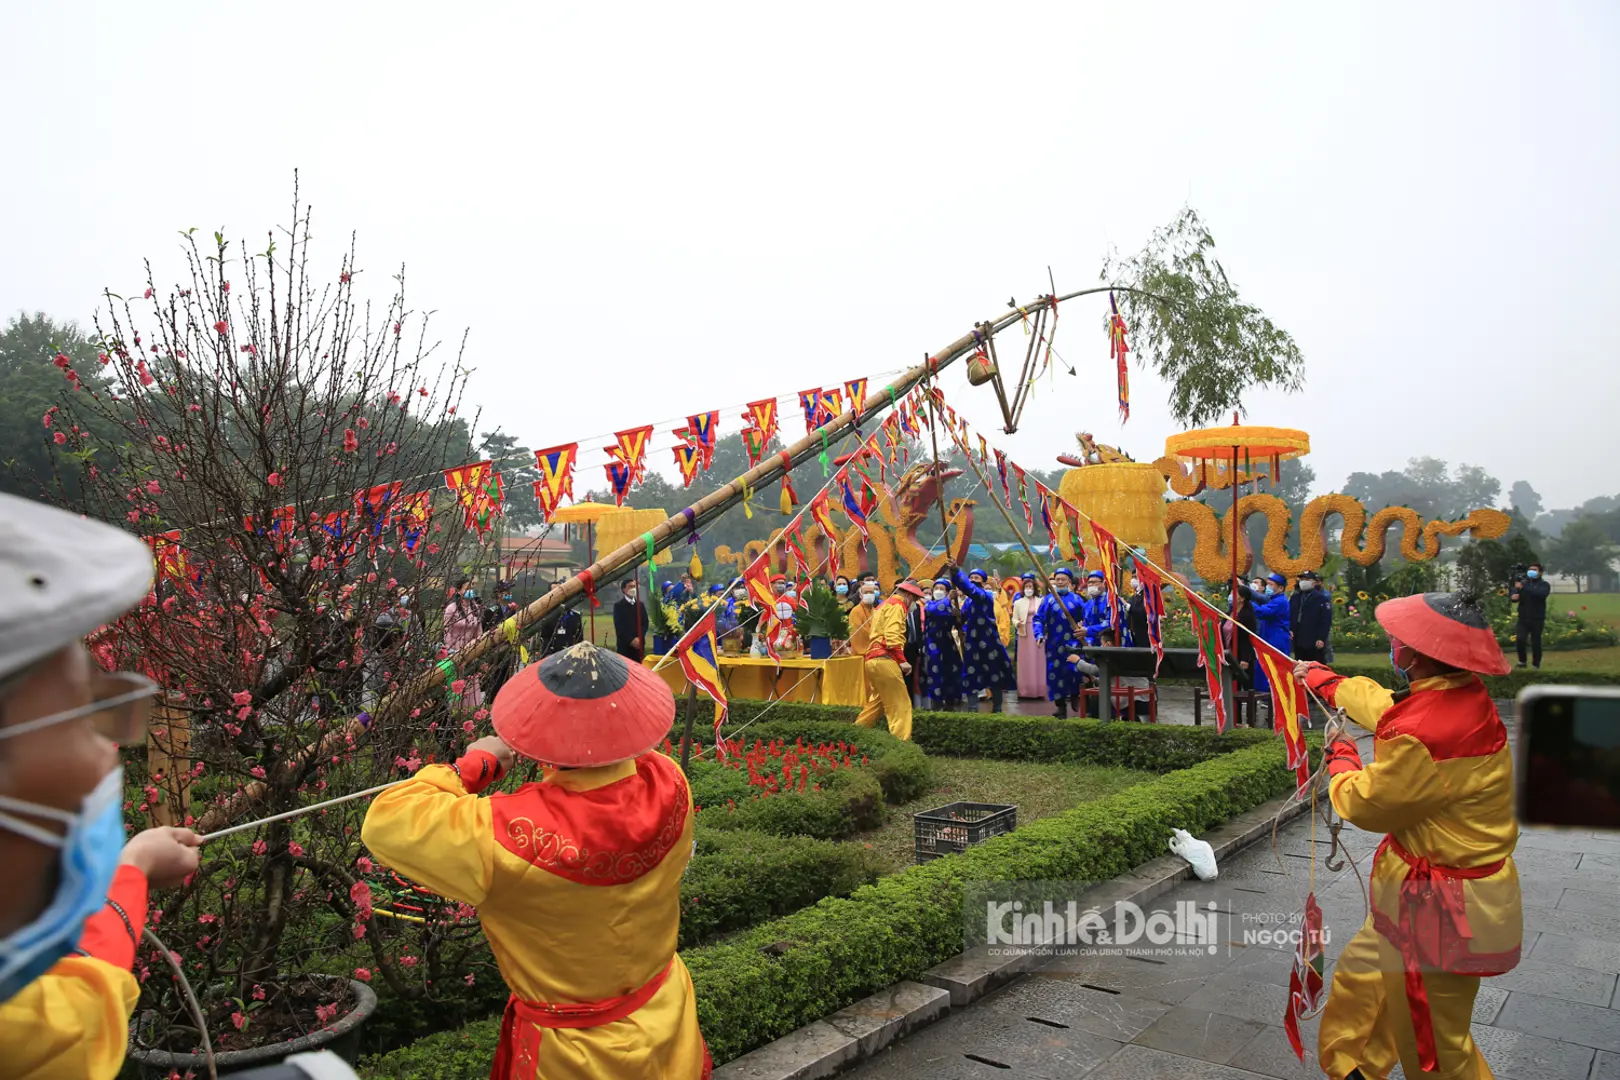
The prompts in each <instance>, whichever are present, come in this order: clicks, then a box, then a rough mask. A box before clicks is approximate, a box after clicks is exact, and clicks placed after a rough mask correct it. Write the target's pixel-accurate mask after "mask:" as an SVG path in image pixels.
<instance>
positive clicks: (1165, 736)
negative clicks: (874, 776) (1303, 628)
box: [730, 701, 1276, 802]
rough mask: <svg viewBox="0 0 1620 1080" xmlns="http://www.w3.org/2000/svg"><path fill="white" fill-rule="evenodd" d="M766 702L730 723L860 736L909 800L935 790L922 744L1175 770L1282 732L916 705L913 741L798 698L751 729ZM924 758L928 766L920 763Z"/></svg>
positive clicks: (779, 732)
mask: <svg viewBox="0 0 1620 1080" xmlns="http://www.w3.org/2000/svg"><path fill="white" fill-rule="evenodd" d="M763 708H764V703H763V702H746V701H739V702H737V703H735V705H734V706H733V708H732V719H733V724H732V725H731V727H730V730H738V729H741V730H742V737H743V738H744V739H745V740H747V741H748V742H749V744H750V745H751V744H752V741H753V739H754V738H755V737H759V738H763V739H767V740H769V739H770V738H785V739H787V740H788V741H790V742H791V741H792V740H793V739H796V738H803V739H804V740H805V741H806V742H821V741H826V740H828V739H840V738H841V739H845V740H846V741H849V742H854V743H857V744H858V745H860V746H861V747H862V748H863V749H866V751H867V753H868V754H870V755H871V757H872V761H873V766H874V768H875V769H876V770H877V772H878V775H879V778H880V782H882V784H883V789H884V793H885V794H886V795H887V796H888V798H889V801H890V802H904V801H906V800H907V799H910V798H914V797H916V796H917V795H920V794H922V792H924V791H926V790H927V775H926V773H924V772H922V771H921V769H922V768H925V767H926V761H927V758H926V756H925V755H924V754H919V753H917V750H918V749H919V748H920V749H921V750H923V751H926V752H927V753H928V754H944V755H946V756H950V757H986V758H998V759H1001V760H1005V761H1040V762H1064V763H1070V764H1087V765H1120V766H1124V767H1126V768H1132V769H1145V770H1147V771H1150V772H1168V771H1170V770H1172V769H1184V768H1187V767H1188V766H1191V765H1196V764H1198V763H1199V762H1201V761H1207V760H1209V759H1210V758H1212V757H1215V756H1217V755H1219V754H1226V753H1230V752H1231V751H1233V750H1237V749H1241V748H1243V747H1245V746H1253V745H1255V744H1257V743H1262V742H1268V741H1270V740H1273V739H1275V738H1276V736H1275V735H1273V734H1272V733H1270V732H1266V731H1256V730H1253V729H1251V728H1240V729H1235V730H1230V731H1228V732H1227V733H1226V734H1225V735H1217V734H1216V733H1215V729H1214V728H1213V727H1212V726H1211V727H1190V726H1188V725H1185V724H1131V723H1123V722H1120V723H1108V724H1104V723H1102V722H1101V721H1099V720H1085V719H1076V720H1058V719H1055V718H1053V717H1026V716H1007V715H1004V714H1003V715H997V714H995V713H970V712H916V713H914V714H912V722H911V737H912V739H913V743H903V742H900V741H899V740H897V739H895V738H894V737H893V736H891V735H889V734H888V733H887V732H878V731H872V730H868V729H865V728H858V727H856V726H855V725H854V724H853V723H852V722H851V721H853V720H854V719H855V714H856V712H857V710H856V709H854V708H851V707H848V706H843V705H810V704H802V703H797V702H794V703H788V704H778V705H777V706H775V707H774V708H772V709H771V711H770V717H771V719H770V720H768V721H765V722H764V723H758V724H754V725H752V726H750V727H746V728H744V727H743V725H745V724H747V723H748V721H749V719H750V716H751V715H757V713H758V711H760V710H762V709H763ZM760 732H766V733H768V734H764V735H761V734H759V733H760ZM907 751H910V753H909V754H908V753H907ZM912 755H915V758H913V757H912ZM918 759H920V761H921V762H922V763H923V764H922V765H919V764H917V760H918ZM903 792H909V794H904V793H903Z"/></svg>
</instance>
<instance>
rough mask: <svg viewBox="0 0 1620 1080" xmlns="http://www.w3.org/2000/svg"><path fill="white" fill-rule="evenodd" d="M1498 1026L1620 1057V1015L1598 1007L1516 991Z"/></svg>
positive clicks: (1499, 1016) (1504, 1007) (1498, 1019)
mask: <svg viewBox="0 0 1620 1080" xmlns="http://www.w3.org/2000/svg"><path fill="white" fill-rule="evenodd" d="M1495 1026H1497V1027H1501V1028H1507V1029H1509V1030H1512V1031H1522V1032H1524V1033H1525V1034H1526V1035H1539V1036H1541V1037H1542V1038H1545V1039H1557V1040H1560V1041H1562V1042H1566V1043H1575V1044H1576V1045H1579V1046H1590V1047H1593V1048H1594V1049H1597V1050H1611V1051H1614V1052H1616V1053H1620V1012H1616V1011H1615V1010H1613V1009H1606V1008H1603V1007H1602V1006H1598V1005H1583V1004H1581V1003H1580V1002H1576V1001H1566V1000H1563V999H1560V998H1550V997H1542V996H1541V995H1539V994H1526V993H1521V992H1517V991H1515V992H1514V993H1512V994H1509V995H1508V999H1507V1004H1506V1005H1504V1006H1502V1011H1501V1013H1500V1014H1498V1015H1497V1018H1496V1022H1495Z"/></svg>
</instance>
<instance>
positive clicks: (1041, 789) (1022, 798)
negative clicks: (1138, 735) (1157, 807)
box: [849, 757, 1157, 873]
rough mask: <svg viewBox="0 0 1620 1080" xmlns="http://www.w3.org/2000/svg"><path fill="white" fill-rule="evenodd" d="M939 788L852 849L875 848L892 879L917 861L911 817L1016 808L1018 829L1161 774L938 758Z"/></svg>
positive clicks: (895, 810) (896, 811)
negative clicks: (955, 809) (949, 807)
mask: <svg viewBox="0 0 1620 1080" xmlns="http://www.w3.org/2000/svg"><path fill="white" fill-rule="evenodd" d="M930 760H931V761H932V762H933V765H934V785H933V787H932V788H931V789H930V790H929V791H928V792H926V793H925V794H923V795H922V796H921V797H920V798H917V799H913V800H912V801H911V802H908V803H905V804H904V805H901V806H893V807H890V808H889V819H888V822H887V823H886V824H885V825H884V826H883V827H882V828H881V829H875V830H873V831H872V832H867V833H861V834H859V835H857V836H855V837H854V838H853V839H851V840H850V841H849V842H850V843H855V844H866V845H867V846H869V847H871V848H873V849H874V850H875V851H876V852H877V854H878V857H879V859H880V861H881V862H882V864H883V868H884V871H885V872H886V873H894V872H896V871H899V870H904V869H905V868H906V867H908V866H911V865H912V864H913V863H914V862H915V861H916V855H915V843H914V834H913V831H912V820H911V815H913V814H917V813H921V812H922V811H924V810H932V809H934V808H935V807H938V806H943V805H945V804H946V803H951V802H981V803H1010V804H1011V805H1013V806H1016V807H1018V824H1020V825H1024V824H1026V823H1028V822H1031V821H1035V820H1037V819H1039V818H1044V817H1051V816H1052V815H1053V814H1060V813H1062V812H1063V811H1065V810H1072V809H1073V808H1074V807H1076V806H1078V805H1080V804H1081V803H1083V802H1089V801H1091V800H1092V799H1100V798H1102V797H1103V796H1105V795H1112V794H1114V793H1115V792H1118V791H1123V790H1124V789H1126V788H1128V787H1132V786H1134V785H1136V784H1140V783H1142V782H1144V781H1146V780H1152V779H1154V778H1155V776H1156V775H1157V774H1155V773H1149V772H1139V771H1137V770H1135V769H1122V768H1115V767H1112V766H1105V765H1037V764H1031V763H1028V762H1018V761H991V760H988V759H984V758H952V757H933V758H931V759H930Z"/></svg>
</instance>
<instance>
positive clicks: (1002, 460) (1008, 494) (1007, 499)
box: [991, 450, 1012, 510]
mask: <svg viewBox="0 0 1620 1080" xmlns="http://www.w3.org/2000/svg"><path fill="white" fill-rule="evenodd" d="M996 471H997V472H998V473H1000V474H1001V501H1002V502H1004V503H1006V504H1007V509H1009V510H1011V509H1012V490H1011V489H1010V488H1009V487H1008V486H1007V455H1006V454H1003V453H1002V452H1001V451H1000V450H997V451H996ZM991 497H992V498H994V497H995V496H994V494H993V493H992V495H991Z"/></svg>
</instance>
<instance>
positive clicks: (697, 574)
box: [686, 551, 703, 581]
mask: <svg viewBox="0 0 1620 1080" xmlns="http://www.w3.org/2000/svg"><path fill="white" fill-rule="evenodd" d="M686 572H687V573H688V574H691V575H692V580H693V581H702V580H703V560H701V559H699V558H698V557H697V552H695V551H694V552H693V553H692V561H691V562H689V563H687V564H686Z"/></svg>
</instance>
